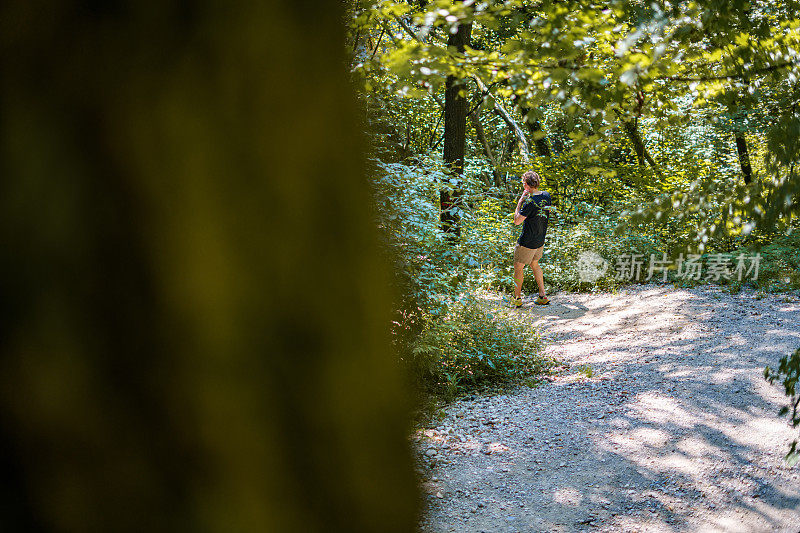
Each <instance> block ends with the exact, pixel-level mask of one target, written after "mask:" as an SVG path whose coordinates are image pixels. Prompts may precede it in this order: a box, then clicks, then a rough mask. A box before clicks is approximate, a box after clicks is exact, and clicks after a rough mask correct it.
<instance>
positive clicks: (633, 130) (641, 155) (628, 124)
mask: <svg viewBox="0 0 800 533" xmlns="http://www.w3.org/2000/svg"><path fill="white" fill-rule="evenodd" d="M623 127H624V129H625V133H627V134H628V138H629V139H630V140H631V142H632V143H633V148H634V150H635V151H636V159H637V160H638V161H639V166H640V167H644V166H645V161H646V162H647V163H649V164H650V167H651V168H652V169H653V171H654V172H655V173H656V175H657V176H658V177H660V178H663V177H664V174H662V172H661V169H660V168H659V167H658V165H657V164H656V162H655V159H653V156H651V155H650V152H648V151H647V148H646V147H645V145H644V141H642V136H641V134H640V133H639V128H638V127H637V126H636V122H635V121H633V120H627V121H624V122H623Z"/></svg>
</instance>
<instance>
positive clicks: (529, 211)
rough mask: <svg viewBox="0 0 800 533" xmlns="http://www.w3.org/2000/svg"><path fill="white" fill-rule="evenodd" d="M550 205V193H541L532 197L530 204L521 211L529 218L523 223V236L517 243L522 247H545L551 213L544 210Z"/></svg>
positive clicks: (520, 211)
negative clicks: (545, 236)
mask: <svg viewBox="0 0 800 533" xmlns="http://www.w3.org/2000/svg"><path fill="white" fill-rule="evenodd" d="M549 205H551V199H550V193H549V192H547V191H539V192H538V193H536V194H533V195H531V196H530V198H529V200H528V202H527V203H526V204H525V205H523V206H522V209H520V210H519V213H520V214H521V215H522V216H524V217H527V218H526V219H525V221H524V222H523V223H522V235H520V236H519V240H518V241H517V242H518V243H519V245H520V246H524V247H525V248H539V247H540V246H543V245H544V235H545V233H547V222H548V221H549V220H550V211H549V210H546V209H544V208H545V207H546V206H549Z"/></svg>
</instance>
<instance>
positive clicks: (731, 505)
mask: <svg viewBox="0 0 800 533" xmlns="http://www.w3.org/2000/svg"><path fill="white" fill-rule="evenodd" d="M557 299H558V296H556V297H553V300H554V304H553V305H551V306H548V307H549V309H546V310H535V311H531V312H530V313H529V314H527V315H526V316H527V317H528V318H529V320H530V321H531V322H533V323H535V324H538V325H539V327H540V332H541V335H542V336H543V338H544V339H545V340H546V341H547V342H548V345H547V347H546V351H547V354H548V355H551V356H553V357H556V358H559V359H562V360H564V361H566V362H568V363H569V364H570V370H569V371H567V372H564V373H562V374H560V375H557V376H555V377H553V378H552V383H550V385H549V386H544V387H541V388H537V389H530V390H529V391H528V392H520V393H519V395H518V396H516V398H518V399H519V403H518V404H517V405H518V408H519V409H520V417H521V418H519V419H517V420H516V422H513V423H512V427H525V425H526V424H528V425H530V424H533V426H532V427H531V429H530V430H529V431H528V432H526V433H525V435H526V437H525V438H524V439H523V440H515V439H514V438H513V437H512V435H513V433H508V434H507V438H503V439H492V440H486V439H471V438H467V439H466V441H463V442H452V443H451V444H450V446H451V449H452V450H454V453H459V454H465V455H466V454H468V456H469V457H473V458H475V460H476V461H477V460H479V459H483V460H485V461H497V462H494V463H493V464H494V465H495V467H494V470H476V473H475V474H474V475H475V476H481V475H487V472H488V475H491V476H493V477H492V478H491V479H493V480H496V481H493V482H492V483H497V484H496V486H497V487H498V491H500V490H501V489H500V487H504V488H505V487H509V488H510V489H513V490H516V491H517V492H516V494H517V496H516V498H517V499H516V501H522V502H525V506H524V509H526V510H528V509H532V508H533V507H534V506H535V508H536V512H527V514H525V515H524V516H527V517H528V520H529V521H530V523H532V524H534V526H533V527H531V528H529V529H525V528H518V529H513V528H509V530H519V531H525V530H528V531H582V530H584V529H587V530H588V528H590V527H598V526H597V525H598V524H600V526H599V530H600V531H604V532H611V531H648V532H649V531H656V532H689V531H691V532H692V533H694V532H695V531H720V530H729V531H771V530H774V529H778V530H780V528H781V527H783V526H784V524H786V523H787V520H788V519H789V518H788V517H799V518H798V519H800V472H797V469H790V468H789V467H788V466H786V465H785V463H784V462H783V455H784V454H785V451H786V449H787V448H788V443H789V442H790V441H791V439H792V437H793V435H794V433H793V431H792V429H791V427H790V426H789V425H788V424H787V422H786V420H785V419H781V418H778V417H777V411H778V409H779V407H780V405H782V404H783V403H785V398H784V397H783V395H782V394H781V391H780V390H779V389H778V388H777V387H775V386H771V385H770V384H769V383H767V382H766V381H765V380H764V378H763V369H764V366H766V365H767V364H772V365H774V364H775V362H776V360H777V357H778V356H779V355H780V354H781V353H785V352H782V350H788V347H793V346H794V344H795V343H796V340H797V338H798V336H800V333H798V331H797V325H798V324H799V323H800V320H798V316H797V315H785V316H772V315H769V314H768V313H767V312H766V311H765V312H761V313H759V314H758V315H757V316H758V317H759V318H758V319H751V320H749V321H747V322H745V321H740V322H735V321H733V320H734V319H737V320H738V318H737V317H739V316H740V315H743V313H741V312H740V309H739V308H738V307H735V308H732V309H731V308H730V307H725V306H723V305H721V304H720V303H719V301H718V299H717V298H716V297H714V296H713V292H712V296H711V297H709V296H708V295H704V294H703V293H701V292H697V293H695V292H688V291H682V290H675V289H674V288H672V287H663V286H662V287H655V288H647V289H644V290H642V289H636V288H634V289H632V290H631V291H630V293H627V292H622V293H620V294H615V295H581V294H578V295H570V297H569V300H568V301H565V302H563V303H562V304H559V305H555V302H556V301H557ZM648 299H649V300H648ZM726 305H728V304H727V303H726ZM792 312H794V311H792ZM523 313H524V312H523ZM536 313H542V314H538V315H537V314H536ZM726 313H728V314H726ZM551 316H552V318H550V317H551ZM721 316H722V317H728V316H730V322H724V321H720V317H721ZM726 320H727V319H726ZM754 320H761V322H754ZM765 321H768V323H770V327H768V328H763V329H759V328H760V327H761V325H762V324H763V323H764V322H765ZM754 330H755V331H758V333H757V334H753V331H754ZM784 347H786V348H784ZM526 397H529V398H526ZM523 413H524V414H523ZM557 419H558V420H562V421H567V422H566V423H565V424H561V423H558V422H556V420H557ZM540 420H546V421H547V422H546V423H542V422H541V421H540ZM529 427H530V426H529ZM448 439H452V437H448ZM455 450H458V451H457V452H455ZM504 462H505V463H504ZM512 462H513V463H514V465H515V466H514V468H513V469H512V472H516V476H517V477H516V478H511V477H509V478H507V477H503V476H510V475H511V472H508V473H507V474H502V475H500V476H499V477H498V471H499V472H500V473H502V472H503V467H501V466H500V465H501V464H509V463H512ZM511 479H517V480H518V483H519V484H517V485H514V484H513V483H512V482H511V481H510V480H511ZM531 486H535V487H537V489H538V490H541V491H542V495H541V498H544V501H543V500H541V499H539V500H537V498H536V497H533V496H531V494H530V491H529V488H530V487H531ZM522 487H525V489H524V490H520V489H521V488H522ZM513 490H512V492H513ZM500 494H505V493H501V492H498V493H497V496H495V497H494V499H493V500H491V502H490V503H488V504H487V507H486V509H487V510H488V512H495V513H501V514H500V516H502V513H507V512H512V511H513V514H514V516H517V515H518V514H519V515H522V514H523V512H522V511H521V510H517V509H522V508H523V507H522V505H521V504H520V506H519V507H514V506H513V505H512V504H513V502H514V501H515V499H514V497H512V496H509V497H505V496H504V497H500ZM523 494H524V495H523ZM536 502H538V503H536ZM482 512H483V511H482V510H480V509H479V510H478V512H477V514H481V513H482ZM564 516H570V517H572V518H571V520H574V522H567V523H565V522H564V518H563V517H564ZM514 523H515V522H510V523H509V524H511V525H513V524H514ZM570 524H572V525H570ZM737 524H745V525H746V526H745V527H743V528H739V527H738V526H737ZM753 524H759V528H760V529H759V528H756V529H754V528H753V527H752V525H753ZM476 530H477V531H479V530H480V528H477V529H476ZM484 530H496V529H493V528H489V529H486V528H484ZM501 530H502V529H501Z"/></svg>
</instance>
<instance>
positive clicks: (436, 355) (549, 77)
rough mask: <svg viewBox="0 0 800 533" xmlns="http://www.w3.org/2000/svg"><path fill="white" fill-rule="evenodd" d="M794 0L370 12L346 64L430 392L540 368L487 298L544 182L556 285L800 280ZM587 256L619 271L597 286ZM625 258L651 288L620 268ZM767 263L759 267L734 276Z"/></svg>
mask: <svg viewBox="0 0 800 533" xmlns="http://www.w3.org/2000/svg"><path fill="white" fill-rule="evenodd" d="M798 7H799V6H798V3H797V2H794V1H791V0H789V1H781V2H766V1H763V2H762V1H743V0H742V1H739V0H734V1H716V2H694V1H690V2H681V1H678V2H666V1H656V2H638V1H618V2H611V3H592V2H548V1H544V2H538V1H524V0H508V1H504V2H475V1H469V0H467V1H464V2H451V1H446V0H439V1H433V2H427V1H412V0H409V1H405V2H403V1H393V0H386V1H379V2H367V1H361V2H356V3H354V5H353V7H352V11H351V20H350V34H349V39H350V40H349V46H350V53H351V57H352V64H351V72H352V75H353V77H354V79H355V80H356V82H357V85H358V86H359V88H360V91H359V92H360V99H361V102H362V104H363V109H364V121H365V128H367V129H368V131H369V132H370V134H371V139H372V160H371V163H372V176H373V183H374V194H375V198H376V205H377V217H378V220H379V224H380V226H381V227H382V229H383V230H384V236H385V239H386V243H385V245H386V246H385V249H386V250H387V253H388V254H389V259H390V260H391V261H392V262H393V264H394V265H395V267H396V268H395V272H396V276H395V281H396V283H397V285H398V288H399V293H400V294H402V300H401V301H400V302H399V303H398V305H397V306H396V308H397V318H396V321H395V322H394V326H395V338H396V341H397V343H398V345H399V346H401V350H402V352H403V354H404V355H403V357H404V359H405V360H406V361H407V362H409V363H410V367H411V368H412V371H413V374H414V376H415V378H416V380H417V383H418V384H419V385H421V386H422V387H423V388H424V389H427V390H433V391H437V392H439V393H444V394H445V396H450V397H452V396H453V395H456V394H459V393H460V392H463V391H465V390H468V389H470V388H473V387H476V386H481V385H482V384H487V383H493V384H496V383H497V382H498V381H501V382H502V381H503V380H505V379H507V378H508V379H511V377H516V378H519V377H521V376H532V375H535V374H536V373H537V372H541V371H542V370H543V369H544V368H546V366H547V362H546V361H541V360H536V359H535V358H533V357H527V356H525V355H523V354H530V353H532V350H531V343H534V344H535V343H536V342H538V341H537V339H535V338H533V339H532V338H530V337H525V336H521V335H520V334H519V333H518V331H519V330H520V328H515V327H514V326H513V321H514V319H515V317H514V316H513V314H502V313H498V312H497V311H492V312H489V311H487V310H486V309H485V308H484V307H482V306H481V304H480V303H479V302H477V301H476V300H475V295H476V294H478V293H480V291H484V290H489V291H500V292H509V291H510V290H511V288H512V287H513V280H512V277H511V276H512V265H511V259H510V257H511V256H510V250H511V248H512V247H513V243H514V240H515V238H516V237H517V234H516V231H517V230H516V228H514V226H513V225H512V224H511V219H510V213H512V212H513V209H514V206H515V205H516V199H517V198H518V197H519V193H520V192H521V186H520V185H519V176H520V175H521V174H522V173H523V172H524V171H525V170H528V169H534V170H536V171H537V172H538V173H539V174H541V176H542V177H543V188H544V189H546V190H548V191H550V192H551V194H552V195H553V198H554V202H555V204H556V206H557V211H556V213H555V214H554V217H553V219H551V229H550V231H549V233H548V241H547V245H546V246H545V256H544V259H543V260H542V267H543V269H544V275H545V282H546V284H547V286H548V290H549V291H559V290H568V291H573V290H580V291H595V290H602V289H610V288H614V287H616V286H619V285H620V284H621V283H628V282H632V281H633V282H635V281H637V279H636V278H637V277H638V278H639V279H638V281H645V280H648V279H650V278H652V277H653V271H652V270H651V271H650V272H649V276H647V274H648V272H647V270H648V261H653V260H655V259H656V258H657V259H660V260H662V263H661V265H662V266H663V265H669V266H664V268H662V269H661V270H660V271H658V275H657V276H655V280H659V281H664V280H666V281H669V282H672V283H676V284H681V285H692V284H697V283H719V284H722V285H724V286H725V287H726V288H727V289H729V290H731V291H739V290H741V288H742V286H743V285H750V286H752V287H754V288H756V289H758V290H760V291H785V290H793V289H797V288H800V259H799V258H798V251H800V235H799V234H798V233H797V229H798V228H799V227H800V225H798V219H797V215H798V212H799V211H800V178H798V173H797V169H796V163H797V161H798V156H799V155H800V109H799V108H798V106H800V54H799V53H798V51H799V50H800V20H798V19H797V15H796V13H797V12H798V9H797V8H798ZM587 251H590V252H592V253H596V254H598V255H599V256H601V257H602V258H603V259H604V260H605V261H606V263H607V266H608V267H609V268H607V269H606V270H605V271H604V274H603V275H601V276H598V277H597V278H596V279H594V280H592V281H588V282H587V281H586V280H582V279H581V276H580V275H579V272H578V270H577V264H578V259H579V258H580V256H581V254H582V253H584V252H587ZM626 254H627V256H628V257H629V258H630V257H631V256H634V254H636V255H635V256H634V257H640V258H642V261H643V263H644V264H643V265H642V266H641V276H634V275H633V274H635V272H631V271H630V270H628V271H627V272H626V271H625V270H624V268H621V267H620V261H621V260H620V257H624V256H625V255H626ZM756 254H759V255H758V258H759V260H758V261H757V262H758V263H759V264H758V265H757V266H756V269H757V270H754V268H753V267H754V265H753V264H752V263H753V261H752V260H751V261H750V263H749V264H747V265H746V267H747V269H746V273H748V274H750V275H749V277H748V276H744V277H743V276H741V272H739V274H740V275H738V276H737V275H733V274H734V273H736V270H735V268H736V266H737V258H739V261H740V263H739V265H738V266H739V268H740V270H742V268H743V267H744V266H745V265H744V264H743V263H741V261H743V260H744V259H743V258H744V257H747V258H750V259H752V258H753V257H755V256H756ZM687 259H691V261H692V263H693V264H694V266H697V264H700V265H701V266H700V267H698V268H699V270H693V271H692V273H688V272H687V271H686V268H685V267H686V263H685V261H686V260H687ZM662 272H663V277H662V275H661V273H662ZM754 274H755V275H754ZM528 277H529V278H531V279H526V281H525V283H526V285H525V290H526V291H527V292H528V293H530V292H532V291H534V290H535V288H534V286H533V279H532V276H528ZM796 359H797V357H795V366H796V365H797V361H796ZM787 362H788V358H787V361H784V363H787ZM783 371H784V372H789V373H790V374H791V371H790V370H789V367H783ZM795 372H796V371H795ZM767 373H768V374H769V372H767ZM795 377H796V374H795ZM773 379H775V376H773ZM787 383H788V382H787ZM787 386H788V385H787ZM787 392H790V393H791V392H793V389H791V390H789V389H787ZM795 405H796V404H795Z"/></svg>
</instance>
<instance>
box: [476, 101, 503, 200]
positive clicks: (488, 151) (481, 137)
mask: <svg viewBox="0 0 800 533" xmlns="http://www.w3.org/2000/svg"><path fill="white" fill-rule="evenodd" d="M469 118H470V121H471V122H472V126H473V127H474V128H475V135H476V136H477V137H478V142H479V143H480V145H481V148H483V154H484V155H485V156H486V158H487V159H488V160H489V161H490V162H491V163H492V179H493V183H494V185H496V186H497V187H500V186H501V185H502V184H503V182H502V181H501V180H500V172H499V171H498V170H497V168H498V165H497V158H495V156H494V152H492V147H491V145H489V140H488V139H487V138H486V131H485V130H484V129H483V124H481V119H480V116H479V114H478V110H477V109H476V110H475V111H473V112H472V114H471V115H470V116H469Z"/></svg>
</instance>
